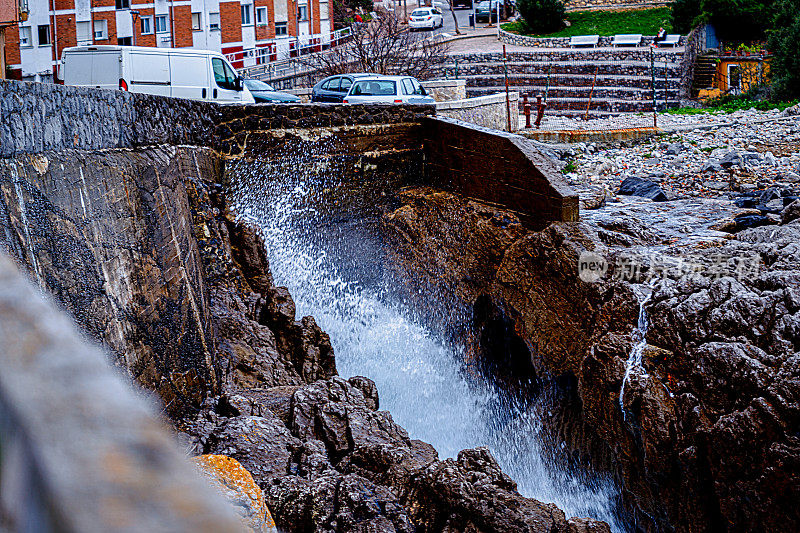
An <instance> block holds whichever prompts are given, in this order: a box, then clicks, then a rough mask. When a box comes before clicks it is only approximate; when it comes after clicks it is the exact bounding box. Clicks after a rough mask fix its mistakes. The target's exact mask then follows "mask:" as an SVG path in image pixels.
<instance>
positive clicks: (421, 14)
mask: <svg viewBox="0 0 800 533" xmlns="http://www.w3.org/2000/svg"><path fill="white" fill-rule="evenodd" d="M442 25H444V17H443V16H442V12H441V11H440V10H439V8H438V7H419V8H417V9H415V10H414V11H412V12H411V16H409V17H408V27H409V29H412V30H424V29H429V30H434V29H436V28H441V27H442Z"/></svg>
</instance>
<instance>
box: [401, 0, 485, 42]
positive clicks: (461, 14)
mask: <svg viewBox="0 0 800 533" xmlns="http://www.w3.org/2000/svg"><path fill="white" fill-rule="evenodd" d="M406 1H407V2H408V4H407V6H405V9H404V6H403V0H387V2H386V3H385V5H387V6H388V7H389V9H392V8H394V10H395V12H396V13H397V14H398V15H399V16H400V17H401V18H403V17H404V16H405V12H406V10H407V11H408V13H409V14H411V12H412V11H413V10H414V9H416V8H417V7H419V6H420V5H421V4H422V2H421V0H406ZM395 2H396V3H395ZM434 5H435V6H436V7H438V8H439V9H441V10H442V13H443V14H444V26H443V27H442V28H438V29H436V30H434V31H433V32H431V31H421V32H419V34H420V35H421V36H423V37H427V36H429V35H430V34H432V33H433V34H442V33H446V34H448V35H455V24H454V23H453V15H452V13H451V12H450V6H449V4H448V3H447V1H446V0H434ZM455 12H456V19H457V20H458V27H459V29H460V30H461V32H462V33H466V32H468V31H469V30H470V28H469V15H470V14H471V13H472V9H467V8H462V7H459V8H456V10H455ZM484 28H486V23H485V22H484V23H481V24H478V25H477V28H476V29H477V30H482V29H484ZM473 31H474V30H473Z"/></svg>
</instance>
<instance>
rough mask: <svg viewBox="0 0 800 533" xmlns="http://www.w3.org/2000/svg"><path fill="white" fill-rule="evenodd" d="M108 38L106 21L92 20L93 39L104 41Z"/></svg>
mask: <svg viewBox="0 0 800 533" xmlns="http://www.w3.org/2000/svg"><path fill="white" fill-rule="evenodd" d="M106 39H108V21H107V20H105V19H102V20H95V21H94V40H95V41H104V40H106Z"/></svg>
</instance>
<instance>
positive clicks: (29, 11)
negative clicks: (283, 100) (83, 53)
mask: <svg viewBox="0 0 800 533" xmlns="http://www.w3.org/2000/svg"><path fill="white" fill-rule="evenodd" d="M18 2H19V4H18ZM332 11H333V9H332V3H331V2H330V0H234V1H228V0H153V1H142V2H137V0H0V15H2V17H7V18H8V20H5V19H3V18H0V26H1V27H2V28H3V33H2V35H3V37H4V40H3V41H0V42H1V43H4V46H3V60H4V61H5V64H6V67H7V68H5V69H4V72H7V74H8V75H9V77H13V78H17V79H27V80H36V81H51V80H52V79H53V72H54V70H55V71H57V66H58V62H59V59H60V57H61V52H62V51H63V49H64V48H67V47H69V46H76V45H88V44H98V45H101V44H119V45H136V46H157V47H186V48H197V49H205V50H216V51H220V52H222V53H224V54H228V55H229V57H230V58H231V60H232V62H233V65H234V66H235V67H237V68H241V67H244V66H250V65H255V64H260V63H265V62H268V61H274V60H276V59H282V58H284V57H288V56H290V55H295V54H296V53H297V50H298V49H302V48H315V47H318V46H320V45H323V44H327V43H328V42H329V41H330V39H331V32H332V30H333V17H332ZM20 13H22V16H20Z"/></svg>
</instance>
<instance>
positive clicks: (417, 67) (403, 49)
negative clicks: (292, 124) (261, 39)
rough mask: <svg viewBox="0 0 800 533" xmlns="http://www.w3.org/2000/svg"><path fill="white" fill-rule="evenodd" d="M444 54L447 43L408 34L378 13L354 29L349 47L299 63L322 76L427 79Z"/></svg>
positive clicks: (394, 20)
mask: <svg viewBox="0 0 800 533" xmlns="http://www.w3.org/2000/svg"><path fill="white" fill-rule="evenodd" d="M447 51H448V46H447V43H445V42H443V41H442V40H441V38H439V37H437V36H431V37H427V38H421V37H419V36H417V35H415V34H412V33H410V32H409V31H408V29H407V28H406V27H404V26H403V25H401V24H400V21H399V20H398V19H397V17H395V16H394V15H393V14H391V13H386V12H383V13H380V12H379V13H378V15H377V17H376V18H374V19H373V20H372V21H370V22H369V23H365V24H357V25H354V26H353V35H352V38H351V40H350V41H349V42H348V43H346V44H343V45H340V46H338V47H335V48H331V49H330V50H326V51H324V52H319V53H316V54H312V55H309V56H305V57H304V58H303V59H302V60H301V61H302V62H303V64H304V65H305V66H307V67H309V68H311V69H313V70H315V71H317V72H318V73H319V74H320V75H323V76H331V75H334V74H344V73H347V72H373V73H375V74H404V75H409V76H414V77H416V78H418V79H427V78H430V77H431V76H434V75H435V74H436V73H437V71H438V68H437V67H438V66H439V65H441V64H443V63H444V62H445V61H446V60H447Z"/></svg>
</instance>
